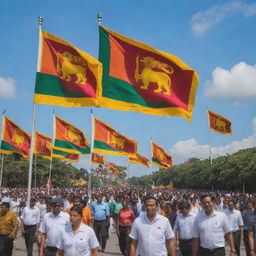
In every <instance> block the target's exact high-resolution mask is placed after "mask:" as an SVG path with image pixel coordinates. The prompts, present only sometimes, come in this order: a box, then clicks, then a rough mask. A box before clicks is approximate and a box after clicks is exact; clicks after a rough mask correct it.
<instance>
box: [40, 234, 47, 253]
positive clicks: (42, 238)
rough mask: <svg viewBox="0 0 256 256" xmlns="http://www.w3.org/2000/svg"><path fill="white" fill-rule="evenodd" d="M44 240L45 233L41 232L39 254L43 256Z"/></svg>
mask: <svg viewBox="0 0 256 256" xmlns="http://www.w3.org/2000/svg"><path fill="white" fill-rule="evenodd" d="M45 241H46V234H45V233H42V235H41V239H40V249H39V256H43V255H44V247H45Z"/></svg>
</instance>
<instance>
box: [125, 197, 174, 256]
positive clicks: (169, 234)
mask: <svg viewBox="0 0 256 256" xmlns="http://www.w3.org/2000/svg"><path fill="white" fill-rule="evenodd" d="M157 208H158V203H157V199H156V198H155V197H154V196H147V197H146V198H145V210H146V214H143V215H141V216H139V217H138V218H137V219H135V221H134V223H133V225H132V230H131V233H130V235H129V236H130V238H131V239H132V241H131V246H130V256H135V255H136V249H137V247H138V251H139V252H138V253H139V255H140V256H159V255H161V256H167V254H168V253H169V255H171V256H175V246H174V241H173V239H174V233H173V230H172V227H171V225H170V222H169V220H168V219H167V218H166V217H164V216H162V215H160V214H157Z"/></svg>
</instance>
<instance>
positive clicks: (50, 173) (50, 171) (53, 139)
mask: <svg viewBox="0 0 256 256" xmlns="http://www.w3.org/2000/svg"><path fill="white" fill-rule="evenodd" d="M55 123H56V122H55V110H53V132H52V149H51V158H50V170H49V177H48V181H47V184H48V188H47V193H48V195H49V193H50V182H51V178H52V177H51V176H52V151H53V147H54V143H55V129H56V127H55Z"/></svg>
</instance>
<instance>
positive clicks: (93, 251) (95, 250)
mask: <svg viewBox="0 0 256 256" xmlns="http://www.w3.org/2000/svg"><path fill="white" fill-rule="evenodd" d="M91 253H92V254H91V255H92V256H98V255H99V254H98V248H94V249H91Z"/></svg>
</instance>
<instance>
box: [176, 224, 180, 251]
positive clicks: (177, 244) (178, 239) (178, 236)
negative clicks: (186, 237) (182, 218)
mask: <svg viewBox="0 0 256 256" xmlns="http://www.w3.org/2000/svg"><path fill="white" fill-rule="evenodd" d="M175 239H176V240H175V246H176V247H177V248H178V247H179V241H180V231H179V230H178V229H177V228H176V230H175Z"/></svg>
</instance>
